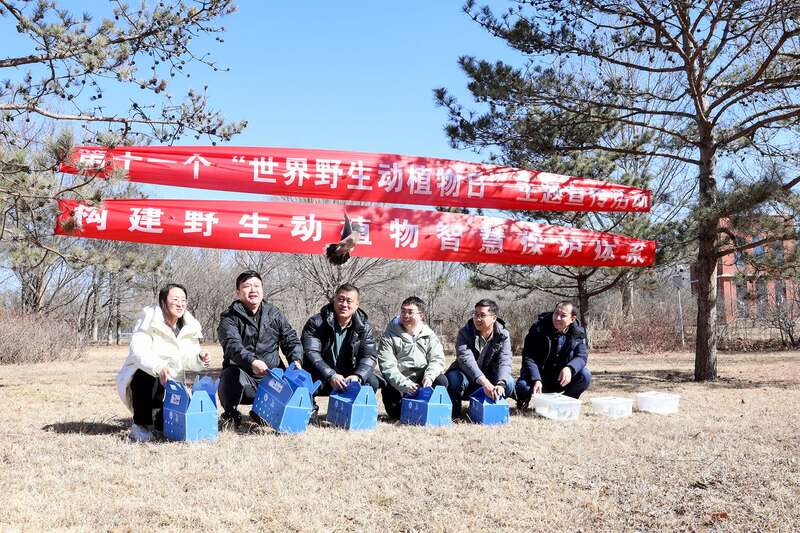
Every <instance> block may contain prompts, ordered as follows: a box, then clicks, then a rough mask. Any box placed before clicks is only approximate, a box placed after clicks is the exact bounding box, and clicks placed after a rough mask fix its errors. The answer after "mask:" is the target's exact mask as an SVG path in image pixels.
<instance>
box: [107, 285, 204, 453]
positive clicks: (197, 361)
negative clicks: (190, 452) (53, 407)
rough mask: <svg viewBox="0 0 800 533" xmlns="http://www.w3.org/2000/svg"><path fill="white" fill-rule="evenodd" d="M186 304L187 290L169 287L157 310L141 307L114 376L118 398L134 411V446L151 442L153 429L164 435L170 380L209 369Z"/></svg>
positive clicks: (198, 331)
mask: <svg viewBox="0 0 800 533" xmlns="http://www.w3.org/2000/svg"><path fill="white" fill-rule="evenodd" d="M186 304H187V292H186V288H185V287H183V286H182V285H178V284H177V283H170V284H168V285H166V286H165V287H164V288H162V289H161V290H160V291H159V293H158V305H151V306H149V307H145V308H144V310H142V314H141V316H139V319H138V320H137V321H136V326H135V327H134V328H133V335H132V336H131V343H130V349H129V351H128V357H127V359H125V362H124V363H123V365H122V368H121V369H120V371H119V373H118V374H117V389H118V390H119V395H120V398H121V399H122V402H123V403H124V404H125V405H126V406H127V407H128V409H130V410H131V411H132V412H133V426H132V427H131V433H130V438H131V440H133V441H136V442H146V441H149V440H151V439H152V438H153V429H158V430H162V426H163V418H162V416H161V407H162V404H163V401H164V384H165V383H166V382H167V380H168V379H170V378H174V377H176V376H178V375H179V374H181V373H182V372H183V371H185V370H201V369H202V368H204V367H208V364H209V355H208V352H205V351H203V350H201V349H200V340H201V339H202V338H203V334H202V332H201V328H200V323H199V322H198V321H197V320H196V319H195V318H194V317H193V316H192V315H191V313H189V311H188V310H187V309H186Z"/></svg>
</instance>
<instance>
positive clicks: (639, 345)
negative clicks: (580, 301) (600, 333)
mask: <svg viewBox="0 0 800 533" xmlns="http://www.w3.org/2000/svg"><path fill="white" fill-rule="evenodd" d="M608 333H609V335H608V339H607V340H606V342H605V343H603V344H606V346H605V347H607V348H609V349H613V350H617V351H622V352H627V351H632V352H637V353H649V352H660V351H670V350H676V349H678V350H679V349H680V346H681V336H680V331H678V329H677V327H676V324H675V318H674V313H673V312H672V309H671V308H670V307H669V306H668V305H666V304H663V303H662V304H655V305H652V306H647V307H645V306H642V307H641V308H639V309H636V310H635V311H634V312H632V313H631V314H630V316H629V317H628V318H622V317H621V316H616V317H613V318H610V319H609V324H608ZM596 340H597V339H596ZM691 346H692V340H691V339H689V338H688V336H687V339H686V347H687V348H689V347H691Z"/></svg>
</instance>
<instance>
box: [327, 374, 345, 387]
mask: <svg viewBox="0 0 800 533" xmlns="http://www.w3.org/2000/svg"><path fill="white" fill-rule="evenodd" d="M328 383H330V385H331V388H332V389H333V390H344V389H346V388H347V381H346V380H345V379H344V376H343V375H341V374H336V375H334V376H333V377H332V378H331V379H329V380H328Z"/></svg>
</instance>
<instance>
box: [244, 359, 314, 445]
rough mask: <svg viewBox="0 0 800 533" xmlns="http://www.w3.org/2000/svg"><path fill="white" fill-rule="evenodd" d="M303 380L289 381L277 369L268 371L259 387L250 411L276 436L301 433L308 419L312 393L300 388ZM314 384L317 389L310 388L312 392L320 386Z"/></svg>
mask: <svg viewBox="0 0 800 533" xmlns="http://www.w3.org/2000/svg"><path fill="white" fill-rule="evenodd" d="M297 372H305V370H302V369H299V370H297V371H296V372H295V374H296V373H297ZM305 374H308V372H305ZM308 378H309V379H310V376H308ZM305 379H306V378H305V376H302V375H301V376H300V379H299V380H298V379H292V380H291V381H290V380H289V379H286V377H285V376H284V372H283V370H281V369H280V368H273V369H271V370H270V371H269V373H268V374H267V375H266V376H264V379H262V380H261V383H260V384H259V385H258V389H257V390H256V398H255V400H254V401H253V411H255V413H256V414H257V415H258V416H260V417H261V419H262V420H264V421H265V422H266V423H267V424H269V425H270V427H272V429H274V430H275V431H277V432H279V433H302V432H304V431H305V430H306V428H307V427H308V420H309V419H310V418H311V392H310V391H309V390H308V389H307V388H306V387H304V386H301V385H300V383H301V382H303V381H305ZM316 383H317V386H316V387H313V385H312V387H313V388H314V390H316V388H317V387H318V386H319V382H316Z"/></svg>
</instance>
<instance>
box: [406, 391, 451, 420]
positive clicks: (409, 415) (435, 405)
mask: <svg viewBox="0 0 800 533" xmlns="http://www.w3.org/2000/svg"><path fill="white" fill-rule="evenodd" d="M452 414H453V403H452V402H451V401H450V396H448V395H447V389H446V388H444V387H443V386H441V385H437V386H436V388H431V387H421V388H419V389H417V393H416V394H415V395H413V396H406V397H405V398H403V403H402V406H401V408H400V422H401V423H403V424H411V425H414V426H449V425H450V424H452V423H453V419H452Z"/></svg>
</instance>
